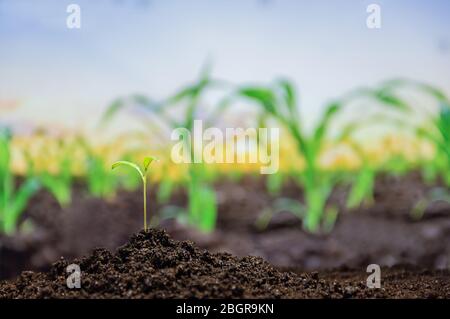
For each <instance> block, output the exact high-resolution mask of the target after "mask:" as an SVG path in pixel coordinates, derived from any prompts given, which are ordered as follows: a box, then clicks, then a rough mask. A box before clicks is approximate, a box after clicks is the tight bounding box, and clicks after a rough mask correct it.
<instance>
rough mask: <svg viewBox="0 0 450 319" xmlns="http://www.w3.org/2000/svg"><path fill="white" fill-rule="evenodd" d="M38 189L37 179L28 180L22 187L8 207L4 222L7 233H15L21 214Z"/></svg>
mask: <svg viewBox="0 0 450 319" xmlns="http://www.w3.org/2000/svg"><path fill="white" fill-rule="evenodd" d="M38 189H39V182H38V181H37V179H35V178H32V179H28V180H27V181H26V182H24V183H23V184H22V185H21V187H20V188H19V190H18V191H17V193H16V194H15V196H14V197H13V198H12V199H11V202H10V203H9V205H8V211H7V212H6V215H5V217H4V221H3V223H4V224H3V227H4V231H5V233H7V234H11V233H13V232H14V231H15V229H16V225H17V221H18V219H19V217H20V214H21V213H22V212H23V210H24V209H25V206H26V205H27V203H28V201H29V199H30V198H31V196H33V195H34V194H35V193H36V191H37V190H38Z"/></svg>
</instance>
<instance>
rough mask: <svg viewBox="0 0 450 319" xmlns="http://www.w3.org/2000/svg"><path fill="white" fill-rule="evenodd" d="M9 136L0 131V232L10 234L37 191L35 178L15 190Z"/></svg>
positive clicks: (37, 185)
mask: <svg viewBox="0 0 450 319" xmlns="http://www.w3.org/2000/svg"><path fill="white" fill-rule="evenodd" d="M10 141H11V134H10V133H9V131H7V130H4V129H0V232H3V233H6V234H12V233H14V232H15V231H16V229H17V224H18V222H19V218H20V216H21V214H22V213H23V211H24V209H25V207H26V206H27V203H28V201H29V199H30V198H31V197H32V196H33V194H35V193H36V191H37V190H38V189H39V182H38V181H37V179H36V178H26V179H25V181H24V182H23V183H22V184H21V185H20V187H19V188H18V189H17V190H16V189H15V188H14V178H13V175H12V172H11V167H10V163H11V149H10Z"/></svg>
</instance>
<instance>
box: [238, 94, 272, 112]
mask: <svg viewBox="0 0 450 319" xmlns="http://www.w3.org/2000/svg"><path fill="white" fill-rule="evenodd" d="M238 94H239V95H240V96H243V97H246V98H249V99H251V100H253V101H254V102H257V103H258V104H259V105H260V106H262V107H263V109H264V111H265V112H267V113H270V114H272V115H275V116H276V115H277V114H278V112H277V108H276V97H275V94H274V93H273V92H272V91H271V90H269V89H265V88H262V87H249V88H243V89H240V90H239V91H238Z"/></svg>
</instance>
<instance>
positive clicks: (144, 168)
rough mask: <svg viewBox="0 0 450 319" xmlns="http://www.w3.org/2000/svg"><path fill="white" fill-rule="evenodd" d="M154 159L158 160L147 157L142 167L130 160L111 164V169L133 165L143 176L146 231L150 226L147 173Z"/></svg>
mask: <svg viewBox="0 0 450 319" xmlns="http://www.w3.org/2000/svg"><path fill="white" fill-rule="evenodd" d="M154 160H156V158H155V157H153V156H148V157H145V158H144V161H143V165H142V169H141V168H140V167H139V166H138V165H137V164H135V163H132V162H128V161H118V162H115V163H114V164H113V165H112V166H111V169H115V168H116V167H119V166H128V167H131V168H133V169H134V170H136V171H137V172H138V174H139V176H140V177H141V180H142V185H143V200H144V231H146V232H147V231H148V228H147V174H148V171H149V169H148V168H149V166H150V164H151V163H152V162H153V161H154Z"/></svg>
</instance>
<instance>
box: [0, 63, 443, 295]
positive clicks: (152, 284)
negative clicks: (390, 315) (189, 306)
mask: <svg viewBox="0 0 450 319" xmlns="http://www.w3.org/2000/svg"><path fill="white" fill-rule="evenodd" d="M211 91H216V92H218V93H219V94H216V96H220V97H219V98H218V99H217V101H216V102H215V104H214V105H213V107H209V108H204V109H202V106H203V105H204V104H203V103H202V101H203V99H204V98H205V96H207V95H208V94H209V93H210V92H211ZM236 105H238V106H239V107H238V108H236V107H235V106H236ZM243 109H245V110H247V109H248V110H251V111H252V112H253V113H252V114H253V115H252V118H254V119H255V123H254V124H253V125H255V126H257V127H259V128H263V127H264V128H270V127H271V128H273V127H277V128H279V129H280V136H281V137H280V139H279V145H277V147H278V148H279V163H278V166H279V169H278V171H277V172H276V173H274V174H260V170H259V169H260V166H259V164H258V163H251V164H248V163H247V164H246V163H245V161H244V162H243V163H234V164H227V163H220V161H219V163H213V164H208V163H205V162H200V163H198V162H196V161H195V160H194V158H196V157H198V158H202V157H203V156H205V154H206V153H204V152H203V153H200V154H199V152H202V151H204V150H202V149H199V148H198V147H196V143H198V141H196V140H195V138H194V137H193V136H190V135H189V134H188V133H189V132H191V131H192V130H195V128H194V126H195V122H196V121H197V120H199V119H201V120H203V122H204V123H205V124H204V125H205V126H206V127H212V126H214V125H215V124H214V123H215V122H216V123H217V122H220V123H222V125H223V122H224V121H226V119H228V118H233V117H230V116H227V114H230V113H231V114H238V115H239V112H240V110H243ZM301 109H302V105H299V96H298V93H297V89H296V86H295V85H294V84H293V83H292V82H291V81H288V80H286V79H283V80H275V81H273V82H271V83H267V84H264V83H263V84H259V85H255V84H252V85H246V84H230V83H229V82H225V81H221V80H217V79H214V78H212V77H211V76H210V73H209V71H208V70H204V71H202V73H201V76H200V77H199V79H198V80H196V81H194V82H193V83H191V84H189V85H187V86H185V87H184V88H183V89H181V90H179V91H177V92H175V93H174V94H172V95H170V96H169V97H167V98H166V99H164V100H162V101H156V100H154V99H153V98H151V97H148V96H144V95H130V96H121V97H118V98H117V99H116V100H115V101H114V102H113V103H112V104H111V105H110V106H109V107H108V108H106V110H105V112H104V114H103V117H102V119H101V120H100V121H99V126H98V127H99V128H98V130H99V131H101V130H105V129H107V128H108V127H109V126H113V125H114V119H115V118H118V117H121V116H126V115H127V114H128V115H131V116H137V117H138V119H139V121H141V122H142V123H144V125H143V126H140V127H138V126H136V128H134V127H133V128H130V130H129V132H127V133H126V134H121V135H119V136H115V137H114V138H112V139H110V140H109V141H107V142H101V143H100V142H98V141H96V140H95V138H92V136H91V137H87V136H85V135H83V134H82V133H80V132H69V131H66V132H64V131H61V132H56V133H55V132H52V131H49V130H46V129H45V128H39V129H36V130H35V131H33V132H31V133H29V134H27V135H24V134H15V133H14V131H13V130H12V129H10V128H8V127H2V128H1V134H0V179H1V183H0V191H1V193H0V194H1V197H0V199H1V205H0V229H1V235H0V253H1V259H0V267H1V268H0V270H1V271H0V275H1V279H2V281H1V283H0V297H1V298H47V297H50V298H67V297H76V298H111V297H114V298H115V297H119V298H148V297H159V298H173V297H175V298H189V297H196V298H217V297H219V298H242V297H252V298H253V297H257V298H261V297H263V298H279V297H282V298H321V297H326V298H342V297H355V298H367V297H407V298H410V297H413V298H415V297H419V298H420V297H449V296H450V279H449V278H450V277H448V275H449V267H450V247H449V246H448V242H449V240H450V189H449V186H450V174H449V172H450V102H449V99H448V97H447V96H445V94H444V93H443V92H441V91H440V90H439V89H438V88H435V87H432V86H429V85H427V84H424V83H421V82H416V81H411V80H404V79H398V80H391V81H386V82H383V83H381V84H380V85H379V86H377V87H374V88H358V89H355V90H353V91H351V92H348V93H345V94H343V95H342V96H341V97H337V98H336V100H334V101H332V102H331V103H330V104H328V105H327V106H326V107H325V108H324V111H323V114H322V116H321V117H320V118H319V119H318V120H317V122H316V123H315V124H314V125H313V126H312V130H310V131H308V130H306V129H305V123H304V119H303V118H302V116H301ZM237 124H238V123H233V122H230V123H226V125H228V126H229V127H235V126H236V125H237ZM180 127H181V128H186V129H187V132H188V133H186V134H185V135H184V136H182V139H181V142H180V144H179V146H181V147H182V148H184V151H187V152H186V154H188V158H187V160H188V161H186V163H181V164H179V163H175V162H174V160H173V154H172V155H171V153H173V152H174V148H173V141H172V142H171V140H170V132H171V131H173V130H174V129H176V128H180ZM241 133H242V134H241V135H236V136H233V137H232V141H234V143H231V144H230V143H228V144H225V145H221V146H220V147H217V143H215V144H214V145H215V146H216V149H215V150H214V151H213V153H214V155H216V156H220V154H219V153H220V152H225V150H224V149H223V148H225V147H230V145H231V147H235V146H236V149H235V151H236V153H237V152H238V151H239V150H241V152H244V154H243V158H244V159H245V158H246V157H248V158H249V157H251V154H250V153H251V152H255V150H254V149H253V148H251V147H249V145H251V143H260V144H259V147H260V148H261V144H264V143H269V142H270V141H269V140H268V138H267V136H265V137H264V136H259V135H257V136H253V135H251V134H247V133H246V132H245V131H243V132H241ZM182 135H183V134H182ZM242 141H243V142H242ZM239 143H241V144H242V143H244V145H247V146H246V147H244V148H242V147H241V148H239V145H240V144H239ZM210 145H212V144H210ZM242 149H243V150H242ZM271 149H272V154H271V155H275V154H274V146H273V145H272V147H271ZM256 151H257V150H256ZM234 155H236V156H239V154H234ZM241 155H242V154H241ZM185 240H188V242H186V241H185ZM204 249H206V250H204ZM246 256H255V257H246ZM241 258H242V259H241ZM71 265H76V267H79V268H78V269H79V270H80V271H81V273H82V286H81V288H80V289H70V287H68V286H66V280H67V276H68V273H67V269H68V268H67V267H70V266H71ZM371 267H374V268H373V269H375V268H377V267H378V268H379V269H381V272H382V277H381V278H382V279H381V280H382V284H383V285H382V288H380V289H370V288H368V286H367V285H366V278H367V276H368V275H369V274H370V273H371ZM375 284H376V282H375ZM72 288H73V287H72Z"/></svg>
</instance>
